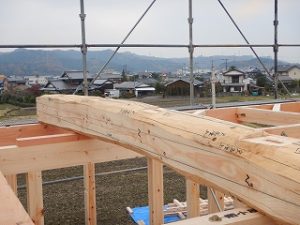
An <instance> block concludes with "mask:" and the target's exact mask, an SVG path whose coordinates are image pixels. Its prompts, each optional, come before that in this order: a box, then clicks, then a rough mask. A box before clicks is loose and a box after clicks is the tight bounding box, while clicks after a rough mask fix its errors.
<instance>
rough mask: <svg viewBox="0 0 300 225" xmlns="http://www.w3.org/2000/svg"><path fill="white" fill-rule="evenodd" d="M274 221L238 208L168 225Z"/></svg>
mask: <svg viewBox="0 0 300 225" xmlns="http://www.w3.org/2000/svg"><path fill="white" fill-rule="evenodd" d="M274 224H275V223H274V221H273V220H271V219H269V218H268V217H266V216H263V215H261V214H260V213H258V212H256V211H255V210H253V209H250V208H238V209H233V210H228V211H225V212H221V213H214V214H210V215H207V216H201V217H196V218H192V219H187V220H183V221H179V222H174V223H170V225H274Z"/></svg>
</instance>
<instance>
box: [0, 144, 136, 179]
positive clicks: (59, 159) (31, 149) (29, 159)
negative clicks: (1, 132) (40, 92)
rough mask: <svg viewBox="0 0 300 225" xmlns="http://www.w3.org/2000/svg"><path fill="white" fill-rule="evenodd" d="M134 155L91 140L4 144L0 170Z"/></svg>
mask: <svg viewBox="0 0 300 225" xmlns="http://www.w3.org/2000/svg"><path fill="white" fill-rule="evenodd" d="M135 157H141V155H139V154H137V153H135V152H133V151H130V150H128V149H126V148H123V147H121V146H118V145H115V144H111V143H106V142H103V141H100V140H94V139H90V140H79V141H73V142H66V143H55V144H46V145H36V146H27V147H17V146H6V147H3V148H2V149H1V151H0V171H2V173H3V174H5V175H10V174H19V173H26V172H28V171H36V170H50V169H58V168H64V167H70V166H77V165H84V164H86V163H88V162H94V163H100V162H108V161H114V160H120V159H130V158H135Z"/></svg>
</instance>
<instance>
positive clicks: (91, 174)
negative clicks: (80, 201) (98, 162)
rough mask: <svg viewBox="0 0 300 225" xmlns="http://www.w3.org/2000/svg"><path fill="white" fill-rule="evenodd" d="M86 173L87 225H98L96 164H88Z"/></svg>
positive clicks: (85, 200) (85, 168)
mask: <svg viewBox="0 0 300 225" xmlns="http://www.w3.org/2000/svg"><path fill="white" fill-rule="evenodd" d="M83 173H84V205H85V224H86V225H96V224H97V212H96V187H95V164H94V163H91V162H90V163H87V164H86V165H84V166H83Z"/></svg>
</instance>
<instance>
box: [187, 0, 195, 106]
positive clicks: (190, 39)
mask: <svg viewBox="0 0 300 225" xmlns="http://www.w3.org/2000/svg"><path fill="white" fill-rule="evenodd" d="M188 23H189V53H190V105H194V46H193V1H192V0H189V18H188Z"/></svg>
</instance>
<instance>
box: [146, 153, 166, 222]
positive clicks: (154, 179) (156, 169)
mask: <svg viewBox="0 0 300 225" xmlns="http://www.w3.org/2000/svg"><path fill="white" fill-rule="evenodd" d="M163 191H164V189H163V164H162V163H161V162H159V161H157V160H154V159H150V158H148V199H149V200H148V201H149V214H150V215H149V218H150V225H161V224H164V215H163V205H164V197H163V193H164V192H163Z"/></svg>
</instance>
